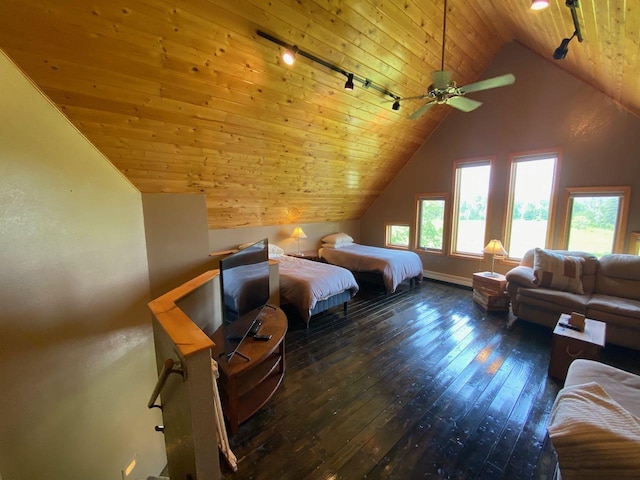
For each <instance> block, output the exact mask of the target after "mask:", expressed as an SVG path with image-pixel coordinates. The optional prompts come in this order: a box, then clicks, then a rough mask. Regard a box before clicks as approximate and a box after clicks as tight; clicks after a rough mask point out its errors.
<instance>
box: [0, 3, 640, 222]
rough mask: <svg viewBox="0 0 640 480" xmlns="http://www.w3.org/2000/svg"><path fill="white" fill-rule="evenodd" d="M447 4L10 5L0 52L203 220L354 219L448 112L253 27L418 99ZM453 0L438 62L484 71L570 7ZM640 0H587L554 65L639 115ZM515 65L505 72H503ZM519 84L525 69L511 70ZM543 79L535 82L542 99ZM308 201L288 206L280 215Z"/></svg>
mask: <svg viewBox="0 0 640 480" xmlns="http://www.w3.org/2000/svg"><path fill="white" fill-rule="evenodd" d="M443 6H444V2H443V0H384V1H383V0H362V1H358V2H347V1H344V0H327V1H320V0H308V1H295V2H294V1H286V0H272V1H269V2H266V1H263V0H234V1H228V0H184V1H181V2H170V1H168V0H130V1H129V2H126V3H122V2H112V1H107V0H95V1H93V2H90V3H87V2H85V1H83V0H70V1H65V2H59V1H54V0H32V1H29V2H25V1H22V0H3V2H2V3H1V4H0V47H1V48H2V49H3V50H5V51H6V52H7V53H8V54H9V55H10V56H11V57H12V58H13V59H14V60H15V61H16V63H17V64H18V65H19V66H20V67H21V68H22V69H23V70H24V71H25V72H26V73H27V74H28V75H29V76H30V77H31V78H32V79H33V80H34V81H35V82H36V84H37V85H38V86H39V87H40V88H41V89H42V90H43V91H44V92H45V93H46V94H47V95H48V96H49V97H50V98H51V99H52V100H53V101H54V102H55V103H56V104H57V105H58V106H59V107H60V108H61V109H62V110H63V111H64V112H65V114H66V115H67V116H68V117H69V119H70V120H71V121H72V122H73V123H74V124H75V125H76V126H77V127H78V129H79V130H80V131H81V132H83V133H84V134H85V135H86V136H87V137H88V138H89V139H90V140H91V141H92V142H93V143H94V144H95V145H96V147H97V148H98V149H99V150H101V151H102V152H103V153H104V154H105V155H106V156H107V157H108V158H109V160H110V161H111V162H112V163H113V164H114V165H115V166H116V167H117V168H119V169H120V170H121V171H122V172H123V173H124V174H125V175H126V176H127V177H128V178H129V179H130V180H131V182H132V183H133V184H134V185H136V186H137V187H138V188H139V189H140V190H141V191H142V192H205V193H206V194H207V206H208V215H209V226H210V228H233V227H238V226H259V225H278V224H289V223H294V222H299V223H304V222H316V221H341V220H349V219H357V218H359V217H360V216H361V215H362V214H363V212H365V211H366V209H367V208H368V207H369V205H370V204H371V202H373V201H374V200H375V199H376V197H377V196H378V195H379V194H380V193H381V192H382V191H383V190H384V188H385V187H386V186H387V185H388V183H389V182H390V181H391V179H392V178H393V177H394V176H395V175H396V173H397V172H398V171H399V170H400V169H401V168H402V166H403V165H404V164H405V163H406V162H407V161H408V160H409V158H410V157H411V155H412V154H413V153H414V152H415V151H416V150H417V148H418V147H419V146H420V145H421V144H422V143H423V142H424V141H425V140H426V139H427V138H428V137H429V135H430V134H431V133H432V132H433V131H434V129H435V128H436V127H437V125H438V124H439V123H440V122H441V121H442V120H443V119H444V117H445V116H446V115H447V113H448V112H449V111H450V110H449V108H450V107H447V106H438V107H435V108H432V109H431V110H430V111H429V112H428V113H427V114H426V115H425V116H424V117H422V118H420V119H419V120H417V121H414V120H409V119H408V118H407V115H408V114H409V113H411V112H412V111H413V110H415V108H417V107H418V106H419V102H416V101H413V102H411V101H407V102H402V103H401V108H400V110H399V111H393V110H392V109H391V103H392V102H391V101H390V100H391V99H390V98H389V97H384V96H383V95H382V94H381V93H380V92H378V91H376V90H375V89H368V90H367V89H363V88H362V86H361V85H360V84H359V83H357V82H356V88H355V89H354V90H353V91H351V92H348V91H345V90H343V85H344V81H345V78H344V77H342V76H341V75H339V74H337V73H335V72H333V71H331V70H329V69H327V68H326V67H323V66H321V65H318V64H315V63H312V62H310V61H309V60H308V59H305V58H298V61H297V62H296V64H295V65H294V66H293V67H287V66H286V65H284V64H283V63H282V62H281V60H280V58H279V55H280V53H281V48H280V47H279V46H278V45H276V44H273V43H271V42H269V41H267V40H265V39H263V38H261V37H259V36H257V34H256V31H257V30H258V29H261V30H264V31H267V32H269V33H271V34H273V35H274V36H276V37H278V38H281V39H282V40H283V41H285V42H288V43H291V44H296V45H298V46H299V47H300V48H301V49H303V50H305V51H308V52H310V53H312V54H314V55H316V56H317V57H319V58H322V59H324V60H326V61H328V62H330V63H333V64H335V65H338V66H340V67H341V68H343V69H344V70H346V71H349V72H353V73H355V74H356V75H357V76H359V77H362V78H369V79H371V81H372V82H373V83H375V84H376V85H378V86H380V87H382V88H386V89H388V90H389V91H391V92H393V93H394V94H397V95H399V96H401V97H410V96H416V95H421V94H423V93H425V92H426V90H427V88H428V86H429V84H430V83H431V72H432V71H434V70H438V69H440V66H441V62H442V58H441V55H442V28H443V26H442V20H443V18H442V16H443ZM528 7H529V1H528V0H517V1H516V0H508V1H503V0H467V1H462V0H449V1H448V14H447V15H448V16H447V32H446V33H447V38H446V43H445V46H446V48H445V58H444V63H445V68H446V69H448V70H451V71H452V72H453V79H454V80H455V81H456V82H457V83H458V84H459V85H464V84H467V83H471V82H473V81H475V80H477V79H479V78H481V76H482V72H483V70H484V69H485V68H486V67H487V66H488V65H489V64H490V62H491V60H492V59H493V57H494V55H495V53H496V52H497V51H498V50H499V49H500V47H501V45H502V44H503V43H504V42H506V41H511V40H514V39H515V40H517V41H519V42H520V43H522V44H524V45H526V46H527V47H529V48H531V49H532V50H534V51H536V52H538V53H539V54H540V55H542V56H544V57H545V58H549V59H550V61H554V60H552V59H551V55H552V52H553V50H554V49H555V48H556V47H557V46H558V45H559V43H560V40H562V38H564V37H568V36H570V34H571V33H572V32H573V24H572V21H571V15H570V12H569V9H568V8H567V7H566V6H565V2H564V1H561V0H557V1H555V2H552V6H551V7H550V8H549V9H547V10H544V11H540V12H532V11H531V10H529V8H528ZM638 7H640V0H632V1H627V2H626V3H625V2H621V1H619V2H609V3H606V2H605V3H603V2H596V1H595V0H592V1H589V0H584V1H582V2H581V4H580V9H579V10H578V13H579V18H580V22H581V26H582V32H583V35H584V42H582V43H578V41H577V40H576V39H574V40H573V41H572V42H571V44H570V47H569V54H568V55H567V58H566V59H565V60H563V61H561V62H556V64H557V65H558V66H559V67H560V68H564V69H567V70H568V71H570V72H571V73H573V74H574V75H576V76H578V77H580V78H582V79H583V80H584V81H586V82H587V83H589V84H591V85H593V86H594V87H596V88H597V89H599V90H601V91H602V92H604V93H605V94H607V95H609V96H610V97H611V98H613V99H614V100H615V101H617V102H619V103H620V104H622V105H623V106H625V107H626V108H627V109H629V110H630V111H632V112H634V113H635V114H638V113H640V75H638V70H639V69H638V62H639V61H640V60H639V52H640V39H639V38H638V36H639V34H640V8H638ZM505 73H507V72H505ZM516 81H517V80H516ZM544 88H549V86H541V89H540V92H538V93H539V94H544ZM292 209H293V210H295V211H297V212H299V216H298V217H297V218H291V216H290V214H289V213H288V212H291V211H292Z"/></svg>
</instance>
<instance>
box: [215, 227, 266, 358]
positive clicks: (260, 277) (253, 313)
mask: <svg viewBox="0 0 640 480" xmlns="http://www.w3.org/2000/svg"><path fill="white" fill-rule="evenodd" d="M220 287H221V288H220V291H221V294H222V310H223V313H222V315H223V326H224V335H225V353H226V354H227V360H231V358H233V356H234V355H235V354H236V353H237V349H238V347H239V346H240V344H241V343H242V341H243V340H244V339H245V337H246V336H247V335H248V334H249V332H250V330H251V328H252V327H253V326H254V322H255V321H256V320H257V318H258V316H259V314H260V312H261V311H262V308H263V307H264V306H265V305H266V304H267V302H268V301H269V243H268V240H267V239H266V238H265V239H263V240H260V241H259V242H256V243H254V244H253V245H251V246H250V247H248V248H245V249H243V250H240V251H239V252H237V253H234V254H232V255H229V256H228V257H226V258H224V259H222V260H221V261H220Z"/></svg>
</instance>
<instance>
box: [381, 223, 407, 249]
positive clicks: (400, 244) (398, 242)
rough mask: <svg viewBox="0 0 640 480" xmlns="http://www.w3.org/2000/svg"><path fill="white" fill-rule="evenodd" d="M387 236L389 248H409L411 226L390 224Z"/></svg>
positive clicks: (386, 243) (387, 228) (386, 241)
mask: <svg viewBox="0 0 640 480" xmlns="http://www.w3.org/2000/svg"><path fill="white" fill-rule="evenodd" d="M385 236H386V240H385V245H386V246H387V247H395V248H409V225H407V224H401V223H388V224H387V225H386V235H385Z"/></svg>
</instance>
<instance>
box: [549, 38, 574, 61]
mask: <svg viewBox="0 0 640 480" xmlns="http://www.w3.org/2000/svg"><path fill="white" fill-rule="evenodd" d="M572 38H573V35H571V37H570V38H565V39H563V40H562V42H560V46H559V47H558V48H556V49H555V51H554V52H553V58H555V59H556V60H562V59H563V58H564V57H566V56H567V52H568V51H569V42H570V41H571V39H572Z"/></svg>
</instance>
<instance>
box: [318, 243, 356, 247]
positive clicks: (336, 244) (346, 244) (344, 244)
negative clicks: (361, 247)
mask: <svg viewBox="0 0 640 480" xmlns="http://www.w3.org/2000/svg"><path fill="white" fill-rule="evenodd" d="M349 245H353V242H342V243H323V244H322V247H323V248H342V247H347V246H349Z"/></svg>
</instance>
